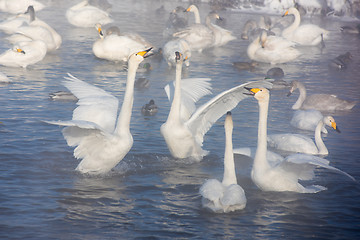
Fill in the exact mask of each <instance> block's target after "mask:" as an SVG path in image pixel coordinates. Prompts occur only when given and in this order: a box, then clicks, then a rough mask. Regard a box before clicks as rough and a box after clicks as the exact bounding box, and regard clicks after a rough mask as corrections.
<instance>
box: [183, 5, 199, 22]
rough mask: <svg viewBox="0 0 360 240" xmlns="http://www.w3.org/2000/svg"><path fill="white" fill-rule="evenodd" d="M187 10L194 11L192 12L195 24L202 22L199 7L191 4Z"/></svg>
mask: <svg viewBox="0 0 360 240" xmlns="http://www.w3.org/2000/svg"><path fill="white" fill-rule="evenodd" d="M185 12H192V13H194V17H195V24H201V19H200V13H199V9H198V8H197V7H196V6H195V5H190V6H189V7H188V8H187V9H186V10H185Z"/></svg>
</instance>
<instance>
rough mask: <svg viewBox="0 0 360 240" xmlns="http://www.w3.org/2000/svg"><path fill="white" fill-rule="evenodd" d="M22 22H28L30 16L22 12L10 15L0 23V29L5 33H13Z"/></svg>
mask: <svg viewBox="0 0 360 240" xmlns="http://www.w3.org/2000/svg"><path fill="white" fill-rule="evenodd" d="M23 24H30V16H29V15H28V14H25V13H22V14H18V15H16V16H11V17H9V18H8V19H6V20H4V21H2V22H1V23H0V30H1V31H3V32H4V33H6V34H13V33H15V32H16V31H17V29H18V28H19V27H20V26H22V25H23Z"/></svg>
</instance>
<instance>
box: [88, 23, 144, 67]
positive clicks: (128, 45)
mask: <svg viewBox="0 0 360 240" xmlns="http://www.w3.org/2000/svg"><path fill="white" fill-rule="evenodd" d="M95 28H96V29H97V31H98V33H99V36H100V39H98V40H96V41H95V42H94V44H93V47H92V50H93V53H94V55H95V56H96V57H98V58H101V59H106V60H109V61H124V62H126V61H127V60H128V59H129V56H130V55H131V54H133V53H135V52H139V51H141V50H142V49H147V48H149V46H148V44H146V45H145V44H144V43H141V42H137V41H135V40H134V39H133V38H131V37H128V36H124V35H119V34H118V33H117V32H115V33H112V34H107V35H104V32H103V31H102V29H101V25H100V24H95Z"/></svg>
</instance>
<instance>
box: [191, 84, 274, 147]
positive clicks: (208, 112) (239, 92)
mask: <svg viewBox="0 0 360 240" xmlns="http://www.w3.org/2000/svg"><path fill="white" fill-rule="evenodd" d="M245 87H249V88H254V87H266V88H271V87H272V84H271V83H270V82H267V81H256V82H248V83H244V84H242V85H239V86H236V87H234V88H231V89H229V90H226V91H224V92H222V93H220V94H218V95H217V96H215V97H214V98H212V99H211V100H210V101H208V102H207V103H205V104H203V105H202V106H200V107H199V108H198V109H197V110H196V112H195V113H194V114H193V115H192V116H191V118H190V119H189V120H188V121H187V122H186V123H185V124H186V125H187V126H188V128H189V129H190V130H191V131H192V132H193V133H194V136H195V137H196V141H197V142H198V143H199V144H201V145H202V142H203V140H204V135H205V134H206V133H207V131H208V130H209V129H210V128H211V126H212V125H213V124H214V123H215V122H216V121H217V120H218V119H219V118H220V117H221V116H223V115H224V114H225V113H226V112H227V111H230V110H232V109H233V108H235V107H236V106H237V105H238V104H239V102H240V101H242V100H243V99H245V98H247V97H250V96H249V95H246V94H244V93H248V92H249V91H248V90H246V89H245Z"/></svg>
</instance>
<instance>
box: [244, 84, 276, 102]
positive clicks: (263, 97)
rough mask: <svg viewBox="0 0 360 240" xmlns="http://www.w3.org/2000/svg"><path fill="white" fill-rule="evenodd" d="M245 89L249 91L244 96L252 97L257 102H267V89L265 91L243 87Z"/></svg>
mask: <svg viewBox="0 0 360 240" xmlns="http://www.w3.org/2000/svg"><path fill="white" fill-rule="evenodd" d="M245 89H246V90H248V91H249V92H248V93H245V94H247V95H251V96H254V98H255V99H256V100H258V101H259V102H261V101H269V98H270V92H269V90H268V89H266V88H247V87H245Z"/></svg>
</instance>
